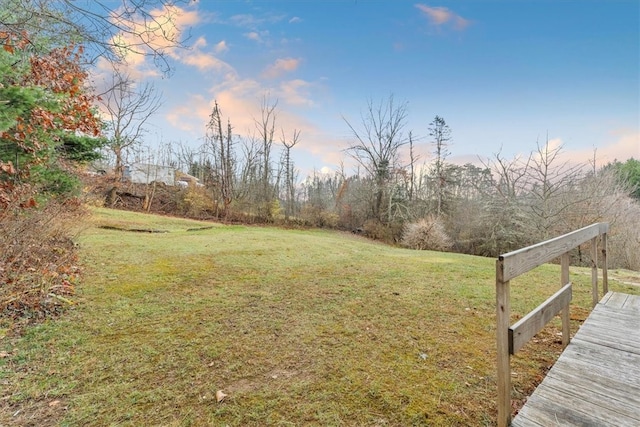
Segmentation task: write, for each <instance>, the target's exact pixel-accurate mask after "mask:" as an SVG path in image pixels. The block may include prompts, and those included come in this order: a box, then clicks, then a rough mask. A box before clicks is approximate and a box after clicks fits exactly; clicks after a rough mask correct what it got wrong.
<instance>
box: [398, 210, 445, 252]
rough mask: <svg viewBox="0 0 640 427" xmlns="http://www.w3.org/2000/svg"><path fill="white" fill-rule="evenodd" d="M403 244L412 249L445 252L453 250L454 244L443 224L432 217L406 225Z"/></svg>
mask: <svg viewBox="0 0 640 427" xmlns="http://www.w3.org/2000/svg"><path fill="white" fill-rule="evenodd" d="M402 244H403V245H404V246H406V247H408V248H411V249H419V250H433V251H444V250H447V249H449V248H451V246H452V244H453V242H452V241H451V238H450V237H449V236H448V235H447V233H446V232H445V231H444V226H443V225H442V222H441V221H440V220H439V219H437V218H435V217H433V216H430V217H427V218H423V219H421V220H419V221H418V222H414V223H411V224H408V225H406V226H405V228H404V232H403V233H402Z"/></svg>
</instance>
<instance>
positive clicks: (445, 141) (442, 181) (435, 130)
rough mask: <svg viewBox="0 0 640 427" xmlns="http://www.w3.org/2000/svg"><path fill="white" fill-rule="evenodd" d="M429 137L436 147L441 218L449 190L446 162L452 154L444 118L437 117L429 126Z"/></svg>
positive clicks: (435, 175)
mask: <svg viewBox="0 0 640 427" xmlns="http://www.w3.org/2000/svg"><path fill="white" fill-rule="evenodd" d="M429 136H431V138H433V140H432V142H431V143H432V144H433V145H434V154H435V156H436V158H435V161H434V165H433V169H434V170H433V175H434V181H435V184H436V200H437V202H436V216H437V217H440V215H441V214H442V209H443V206H442V205H443V201H444V198H445V192H446V188H447V174H446V169H447V168H446V167H445V161H446V159H447V157H448V156H449V154H450V152H449V149H448V146H449V143H450V142H451V129H449V125H447V122H446V121H445V120H444V119H443V118H442V117H440V116H436V117H435V118H434V119H433V121H432V122H431V123H430V124H429Z"/></svg>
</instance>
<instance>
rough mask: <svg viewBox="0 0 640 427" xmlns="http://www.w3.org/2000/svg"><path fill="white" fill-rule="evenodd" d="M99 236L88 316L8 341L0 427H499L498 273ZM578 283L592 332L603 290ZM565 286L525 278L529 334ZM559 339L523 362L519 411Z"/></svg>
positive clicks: (260, 242) (413, 256) (490, 264)
mask: <svg viewBox="0 0 640 427" xmlns="http://www.w3.org/2000/svg"><path fill="white" fill-rule="evenodd" d="M92 224H93V227H91V228H89V229H88V230H87V231H86V232H85V233H84V234H83V236H82V238H81V241H80V244H81V248H82V249H81V254H82V258H83V262H84V264H85V266H86V267H85V268H86V269H87V270H88V272H87V276H86V278H85V283H84V285H83V286H82V287H81V289H80V292H79V294H80V295H79V296H80V297H81V300H82V301H81V304H80V305H79V307H78V308H76V309H75V310H73V311H72V312H70V313H69V315H67V316H65V317H64V318H63V319H60V320H58V321H56V322H51V323H48V324H45V325H41V326H38V327H35V328H32V329H29V330H28V331H27V333H26V335H24V337H23V338H21V339H18V340H14V341H12V342H9V341H7V340H5V341H4V342H3V343H2V347H1V348H0V351H3V352H4V354H5V356H4V357H3V358H0V367H1V370H0V382H1V383H2V385H3V397H2V398H1V399H2V400H1V401H0V402H1V403H0V409H2V414H1V415H0V424H5V423H6V424H12V425H29V422H30V420H31V421H33V420H36V424H38V425H122V426H138V425H168V426H172V425H173V426H186V425H230V426H263V425H275V426H292V425H311V426H313V425H317V426H331V425H335V426H338V425H345V426H406V425H425V426H439V425H441V426H456V425H458V426H469V425H474V426H484V425H493V424H494V420H495V413H496V409H495V367H494V366H495V314H494V311H495V306H494V298H495V296H494V274H495V264H494V260H493V259H486V258H480V257H470V256H464V255H457V254H445V253H437V252H425V251H411V250H406V249H397V248H391V247H387V246H384V245H380V244H376V243H371V242H369V241H367V240H364V239H361V238H359V237H354V236H352V235H350V234H342V233H336V232H329V231H290V230H286V231H285V230H280V229H276V228H260V227H244V226H217V227H215V228H212V229H203V230H199V231H186V230H187V229H189V228H198V227H203V226H206V225H210V224H206V223H197V222H193V221H184V220H179V219H175V218H166V217H156V216H147V215H139V214H132V213H128V212H119V211H109V210H97V211H96V212H95V214H94V218H93V220H92ZM100 225H119V226H121V227H125V228H126V227H129V228H137V227H149V228H159V229H165V230H167V231H169V232H168V233H165V234H140V233H127V232H123V231H115V230H106V229H100V228H98V226H100ZM572 271H575V272H573V273H572V277H571V279H572V281H573V282H574V283H575V289H574V306H575V307H574V310H573V313H574V314H573V319H574V325H573V329H574V330H575V329H576V328H577V327H578V325H579V323H580V321H581V320H582V319H584V317H586V315H587V313H588V307H589V305H590V278H589V276H587V275H584V274H582V273H581V272H579V271H578V269H572ZM558 282H559V269H558V268H557V267H556V266H543V267H541V268H539V269H537V270H535V271H534V272H532V273H531V274H528V275H526V276H524V277H522V278H519V279H517V280H515V281H514V282H513V283H512V299H513V304H512V305H513V312H514V319H515V318H516V317H518V316H522V315H524V314H525V313H526V312H528V311H529V310H531V309H532V308H534V307H535V306H536V305H537V304H539V303H541V302H542V301H544V300H545V299H546V298H547V297H549V296H550V295H551V294H552V293H553V292H554V291H555V290H556V289H557V288H558V286H559V284H558ZM612 287H613V288H615V289H618V290H627V291H628V289H631V288H624V287H621V286H615V285H613V284H612ZM557 333H558V324H553V325H551V326H550V327H548V328H547V329H546V330H545V331H544V332H543V333H542V334H540V335H539V336H538V337H536V340H535V341H536V342H532V343H530V344H529V345H527V347H526V348H525V350H524V352H523V353H522V354H520V355H518V356H517V357H515V358H514V360H513V363H512V369H513V371H514V377H513V379H514V387H515V390H516V395H515V396H514V397H516V398H518V397H522V396H524V395H525V394H526V393H527V392H528V391H530V389H531V388H532V387H533V385H534V384H535V381H538V380H540V378H541V376H542V375H543V374H544V372H545V370H546V369H547V368H548V366H549V365H551V363H552V361H553V360H554V358H555V357H557V354H558V352H559V344H558V343H559V339H560V337H559V336H558V335H557ZM217 390H223V391H224V392H225V393H226V394H227V395H228V396H227V397H226V398H225V400H224V401H223V402H221V403H218V402H216V399H215V393H216V391H217ZM14 414H15V416H14ZM52 414H55V416H54V415H52Z"/></svg>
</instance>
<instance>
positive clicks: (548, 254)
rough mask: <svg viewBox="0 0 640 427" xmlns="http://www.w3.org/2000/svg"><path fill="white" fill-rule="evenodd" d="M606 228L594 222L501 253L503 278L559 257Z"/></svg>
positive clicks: (511, 277) (604, 224) (516, 274)
mask: <svg viewBox="0 0 640 427" xmlns="http://www.w3.org/2000/svg"><path fill="white" fill-rule="evenodd" d="M606 229H608V224H606V223H597V224H592V225H589V226H587V227H584V228H581V229H580V230H576V231H573V232H571V233H567V234H565V235H562V236H559V237H556V238H555V239H551V240H547V241H545V242H542V243H538V244H537V245H533V246H528V247H526V248H524V249H519V250H517V251H513V252H509V253H506V254H504V255H500V257H499V258H498V260H499V261H501V263H502V271H501V275H502V277H501V280H503V281H508V280H511V279H513V278H514V277H517V276H519V275H521V274H522V273H524V272H527V271H529V270H531V269H532V268H534V267H537V266H539V265H542V264H544V263H546V262H549V261H551V260H552V259H555V258H558V257H559V256H560V255H562V254H564V253H566V252H569V251H570V250H571V249H573V248H575V247H576V246H578V245H581V244H583V243H585V242H587V241H589V240H591V239H593V238H595V237H598V236H599V235H600V234H602V233H604V232H606V231H603V230H606Z"/></svg>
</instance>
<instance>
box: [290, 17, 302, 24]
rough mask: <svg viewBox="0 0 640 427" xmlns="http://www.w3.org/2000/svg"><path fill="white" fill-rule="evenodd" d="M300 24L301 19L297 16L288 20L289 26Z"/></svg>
mask: <svg viewBox="0 0 640 427" xmlns="http://www.w3.org/2000/svg"><path fill="white" fill-rule="evenodd" d="M300 22H302V19H301V18H300V17H298V16H294V17H293V18H291V19H289V24H299V23H300Z"/></svg>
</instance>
